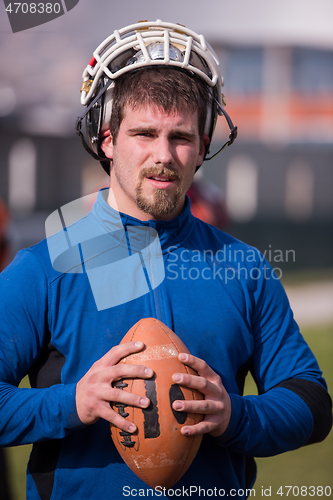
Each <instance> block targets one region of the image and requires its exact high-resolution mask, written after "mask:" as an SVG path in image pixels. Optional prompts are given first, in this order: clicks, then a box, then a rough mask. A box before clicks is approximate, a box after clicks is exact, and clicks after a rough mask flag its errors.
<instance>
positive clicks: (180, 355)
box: [179, 353, 187, 361]
mask: <svg viewBox="0 0 333 500" xmlns="http://www.w3.org/2000/svg"><path fill="white" fill-rule="evenodd" d="M179 359H180V361H187V354H184V353H182V354H179Z"/></svg>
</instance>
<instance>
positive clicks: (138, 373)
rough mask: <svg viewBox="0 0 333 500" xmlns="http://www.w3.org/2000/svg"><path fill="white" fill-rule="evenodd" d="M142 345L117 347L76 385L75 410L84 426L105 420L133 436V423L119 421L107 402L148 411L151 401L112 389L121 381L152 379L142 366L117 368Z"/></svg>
mask: <svg viewBox="0 0 333 500" xmlns="http://www.w3.org/2000/svg"><path fill="white" fill-rule="evenodd" d="M143 347H144V344H143V343H142V342H128V343H125V344H120V345H117V346H115V347H113V348H112V349H110V351H109V352H107V353H106V354H105V356H103V357H102V358H101V359H99V360H98V361H96V363H94V364H93V365H92V367H91V368H90V370H89V371H88V372H87V373H86V374H85V375H84V376H83V377H82V378H81V380H80V381H79V382H78V383H77V385H76V409H77V413H78V416H79V419H80V420H81V422H82V423H83V424H86V425H89V424H93V423H94V422H97V420H99V419H100V418H104V419H105V420H107V421H108V422H111V423H112V424H113V425H115V426H116V427H119V428H120V429H122V430H123V431H127V432H134V431H135V430H136V426H135V425H134V424H133V422H130V421H128V420H127V419H125V418H123V417H121V416H120V415H119V413H118V412H117V411H115V410H113V409H112V408H111V406H110V402H115V403H123V404H125V405H128V406H137V407H139V408H147V407H148V406H149V404H150V400H149V399H148V398H146V397H142V396H138V395H136V394H132V393H130V392H126V391H123V390H121V389H117V388H115V387H112V384H113V382H116V381H117V380H120V379H123V378H142V379H147V378H150V377H152V376H153V370H152V369H151V368H147V367H145V366H141V365H127V364H125V363H120V364H117V363H118V362H119V361H120V360H121V359H122V358H124V357H126V356H128V355H129V354H132V353H135V352H138V351H141V349H142V348H143Z"/></svg>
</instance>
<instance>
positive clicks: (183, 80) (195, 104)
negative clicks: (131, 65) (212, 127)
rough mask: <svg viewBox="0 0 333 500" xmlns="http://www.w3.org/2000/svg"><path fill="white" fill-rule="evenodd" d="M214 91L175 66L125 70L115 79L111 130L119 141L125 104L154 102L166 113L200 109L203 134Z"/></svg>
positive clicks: (200, 128)
mask: <svg viewBox="0 0 333 500" xmlns="http://www.w3.org/2000/svg"><path fill="white" fill-rule="evenodd" d="M210 101H211V94H210V92H209V89H208V86H207V85H206V83H205V82H204V81H203V80H202V79H201V78H199V77H197V76H196V75H193V76H192V75H190V74H189V73H185V72H184V71H181V70H177V69H175V68H166V67H157V66H155V67H149V68H142V69H140V70H136V71H133V72H131V73H125V74H124V75H121V76H120V77H119V78H117V79H116V80H115V88H114V91H113V104H112V114H111V120H110V132H111V135H112V138H113V143H114V144H115V143H116V139H117V135H118V131H119V127H120V124H121V122H122V120H123V110H124V108H125V106H126V105H130V106H132V109H134V108H135V107H136V106H140V105H141V106H142V105H143V106H147V105H150V104H155V105H156V106H158V107H160V108H162V109H163V110H164V111H166V112H172V111H177V110H182V109H186V110H189V111H191V112H192V113H194V112H195V111H198V119H199V135H200V137H202V136H203V134H204V127H205V123H206V118H207V109H208V106H209V103H210Z"/></svg>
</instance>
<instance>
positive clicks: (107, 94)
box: [77, 20, 225, 171]
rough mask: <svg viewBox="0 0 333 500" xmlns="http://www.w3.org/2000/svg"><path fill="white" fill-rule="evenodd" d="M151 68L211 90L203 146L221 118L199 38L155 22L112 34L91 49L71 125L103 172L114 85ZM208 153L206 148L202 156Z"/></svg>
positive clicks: (210, 53)
mask: <svg viewBox="0 0 333 500" xmlns="http://www.w3.org/2000/svg"><path fill="white" fill-rule="evenodd" d="M154 66H165V67H169V68H172V67H174V68H175V69H178V70H181V71H185V72H187V73H190V74H192V75H193V74H195V75H197V76H198V77H200V78H201V79H202V80H204V82H205V83H206V84H207V86H208V88H210V89H211V95H212V99H211V100H210V101H211V102H210V103H209V105H208V108H207V120H206V124H205V129H204V135H207V136H208V137H209V143H210V142H211V139H212V135H213V132H214V128H215V124H216V121H217V116H218V114H220V115H222V114H225V112H224V110H223V94H222V86H223V79H222V77H221V74H220V71H219V62H218V59H217V57H216V54H215V52H214V50H213V49H212V47H211V46H210V45H209V44H208V43H207V42H206V41H205V39H204V37H203V36H202V35H198V34H196V33H195V32H193V31H191V30H188V29H187V28H185V27H183V26H181V25H178V24H173V23H165V22H162V21H160V20H157V21H155V22H147V21H144V22H139V23H137V24H133V25H130V26H127V27H125V28H123V29H121V30H119V31H118V30H116V31H115V32H114V33H113V34H112V35H111V36H109V37H108V38H106V40H104V41H103V42H102V43H101V44H100V45H99V46H98V47H97V49H96V50H95V52H94V53H93V58H92V59H91V60H90V62H89V64H88V65H87V67H86V68H85V70H84V72H83V75H82V77H83V84H82V88H81V103H82V104H83V105H84V106H86V107H87V109H86V112H85V113H84V114H83V115H82V117H81V118H79V119H78V121H77V132H78V133H79V135H80V136H81V139H82V142H83V145H84V147H85V148H86V149H87V151H88V152H90V153H91V154H92V155H93V156H94V157H95V158H97V159H99V160H100V161H101V162H102V166H103V168H104V169H105V170H106V171H108V164H107V162H106V158H105V156H104V153H103V152H102V151H101V149H100V143H101V140H102V138H103V135H105V133H106V131H107V130H108V129H109V123H110V119H111V112H112V91H113V87H114V80H116V79H117V78H118V77H119V76H120V75H123V74H124V73H126V72H130V71H134V70H139V69H140V68H145V67H154ZM103 88H104V90H103ZM83 118H86V123H85V125H86V135H87V137H88V144H87V143H86V142H85V140H84V137H83V134H82V132H81V122H82V120H83ZM208 149H209V145H208V147H207V150H206V153H207V152H208Z"/></svg>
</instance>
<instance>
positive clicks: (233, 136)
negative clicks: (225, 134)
mask: <svg viewBox="0 0 333 500" xmlns="http://www.w3.org/2000/svg"><path fill="white" fill-rule="evenodd" d="M213 99H214V101H215V103H216V104H217V106H218V107H219V108H220V110H221V112H222V114H223V116H224V118H225V119H226V120H227V123H228V126H229V128H230V134H229V140H228V141H227V142H225V143H224V144H223V146H222V147H221V148H220V149H219V150H218V151H217V153H214V154H213V155H212V156H210V157H209V158H205V159H204V161H209V160H212V159H213V158H215V156H217V155H218V154H219V153H221V151H223V149H224V148H225V147H226V146H231V144H232V143H233V142H234V140H235V139H236V137H237V127H235V126H234V124H233V123H232V120H231V118H230V116H229V115H228V113H227V112H226V111H225V110H224V108H223V107H222V106H221V104H220V103H219V102H218V100H217V99H216V98H215V97H214V96H213Z"/></svg>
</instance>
